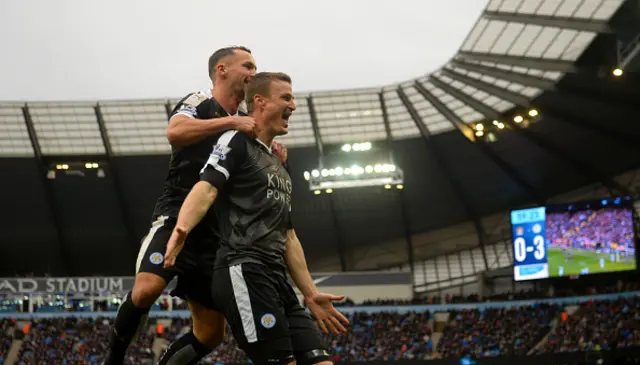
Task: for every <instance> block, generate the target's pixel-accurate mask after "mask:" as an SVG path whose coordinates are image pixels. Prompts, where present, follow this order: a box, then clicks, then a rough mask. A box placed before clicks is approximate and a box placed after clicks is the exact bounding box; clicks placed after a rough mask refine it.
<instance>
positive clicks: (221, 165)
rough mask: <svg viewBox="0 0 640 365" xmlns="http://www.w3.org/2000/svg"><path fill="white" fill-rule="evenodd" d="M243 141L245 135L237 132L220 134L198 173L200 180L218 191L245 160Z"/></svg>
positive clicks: (245, 147) (244, 144) (244, 142)
mask: <svg viewBox="0 0 640 365" xmlns="http://www.w3.org/2000/svg"><path fill="white" fill-rule="evenodd" d="M245 139H246V137H245V135H244V134H242V133H239V132H238V131H226V132H224V133H222V134H221V135H220V137H219V138H218V140H217V141H216V144H215V145H214V146H213V151H211V155H209V159H208V160H207V163H206V164H205V165H204V167H203V168H202V170H201V171H200V180H202V181H207V182H208V183H209V184H211V185H213V186H215V187H216V188H217V189H218V190H220V189H221V188H222V187H223V186H224V185H225V183H226V182H227V180H229V178H230V177H231V176H232V175H233V173H234V172H235V171H237V170H238V168H239V167H240V166H242V164H243V163H244V161H245V159H246V156H247V145H246V141H245Z"/></svg>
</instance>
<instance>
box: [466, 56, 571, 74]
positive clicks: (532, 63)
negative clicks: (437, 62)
mask: <svg viewBox="0 0 640 365" xmlns="http://www.w3.org/2000/svg"><path fill="white" fill-rule="evenodd" d="M455 59H460V60H464V61H476V62H493V63H501V64H505V65H510V66H518V67H525V68H535V69H538V70H545V71H558V72H564V73H570V72H577V71H578V68H577V67H576V66H575V65H574V64H573V62H570V61H564V60H552V59H546V58H536V57H524V56H509V55H501V54H494V53H480V52H466V51H461V52H458V54H457V55H456V57H455Z"/></svg>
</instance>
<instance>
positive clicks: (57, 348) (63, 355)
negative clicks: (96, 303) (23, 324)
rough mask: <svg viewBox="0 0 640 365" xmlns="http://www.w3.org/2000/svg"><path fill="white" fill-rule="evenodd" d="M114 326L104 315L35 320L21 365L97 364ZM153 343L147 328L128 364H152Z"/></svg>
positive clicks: (23, 350)
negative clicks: (111, 326)
mask: <svg viewBox="0 0 640 365" xmlns="http://www.w3.org/2000/svg"><path fill="white" fill-rule="evenodd" d="M110 325H112V323H111V321H110V320H109V319H106V318H102V317H97V318H95V319H94V318H51V319H39V320H33V321H32V322H31V329H30V331H29V333H28V334H27V336H26V337H25V338H24V342H23V345H22V349H21V352H20V355H19V360H18V362H17V364H18V365H40V364H43V365H44V364H47V365H48V364H92V365H93V364H96V363H98V362H99V361H100V360H101V358H100V356H101V355H103V354H104V353H105V351H106V344H107V343H108V336H109V326H110ZM152 342H153V338H152V335H150V334H149V328H148V327H147V328H146V329H144V330H143V331H142V332H141V333H140V337H139V338H138V340H137V341H136V343H135V344H134V345H133V346H132V347H131V349H130V350H129V353H128V355H127V358H126V362H125V364H127V365H147V364H150V363H152V362H153V356H152V353H151V343H152Z"/></svg>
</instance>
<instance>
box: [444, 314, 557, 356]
mask: <svg viewBox="0 0 640 365" xmlns="http://www.w3.org/2000/svg"><path fill="white" fill-rule="evenodd" d="M559 313H560V308H559V307H558V306H557V305H546V304H537V305H533V306H528V307H514V308H510V309H497V308H496V309H484V310H477V309H474V310H463V311H454V312H450V319H449V323H447V325H446V327H445V329H444V331H443V336H442V338H441V339H440V342H439V343H438V348H437V350H438V353H439V354H440V356H441V357H443V358H447V357H461V356H467V355H471V356H475V357H488V356H501V355H525V354H526V353H527V352H528V351H529V350H531V349H532V348H533V347H534V346H535V345H536V344H537V343H538V342H539V341H540V340H541V339H542V338H544V336H545V335H546V334H547V333H548V332H549V330H550V329H551V327H552V320H553V319H554V318H555V317H556V316H557V315H558V314H559Z"/></svg>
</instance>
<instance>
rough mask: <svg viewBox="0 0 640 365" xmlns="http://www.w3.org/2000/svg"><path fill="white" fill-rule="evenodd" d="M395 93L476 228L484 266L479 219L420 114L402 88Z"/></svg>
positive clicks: (483, 236)
mask: <svg viewBox="0 0 640 365" xmlns="http://www.w3.org/2000/svg"><path fill="white" fill-rule="evenodd" d="M396 91H397V94H398V97H400V100H401V101H402V103H403V104H404V106H405V107H406V108H407V111H409V115H410V116H411V119H413V122H414V123H415V125H416V127H418V130H419V131H420V134H422V139H423V140H424V142H425V144H426V146H427V149H428V150H429V152H431V154H432V155H433V157H434V158H435V159H436V162H437V164H438V167H439V169H440V171H441V172H442V174H443V175H444V177H445V179H446V180H447V182H448V183H449V185H451V187H452V188H453V191H454V193H455V194H456V196H457V197H458V199H459V200H460V203H461V204H462V206H463V207H464V210H465V212H466V214H467V216H468V217H469V218H470V219H472V220H473V223H474V226H475V228H476V233H477V235H478V241H479V242H480V246H481V247H482V254H483V257H484V262H485V265H486V264H487V257H486V254H485V251H484V244H485V232H484V228H483V227H482V224H481V223H480V219H479V217H478V215H477V214H476V212H475V209H473V207H472V205H471V203H470V202H469V197H468V196H467V194H466V193H465V191H464V189H462V187H461V186H460V183H459V182H458V180H457V179H456V178H455V177H454V176H453V173H452V171H451V169H450V168H449V166H448V165H447V164H446V163H445V162H444V159H443V157H442V154H441V153H440V150H439V149H438V148H437V147H436V145H435V143H433V141H432V140H431V137H432V135H431V132H430V131H429V129H428V128H427V127H426V126H425V125H424V123H423V122H422V118H421V117H420V114H418V112H417V110H416V108H415V107H414V106H413V104H411V101H410V100H409V97H408V96H407V94H406V93H405V92H404V90H402V87H398V89H397V90H396Z"/></svg>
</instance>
